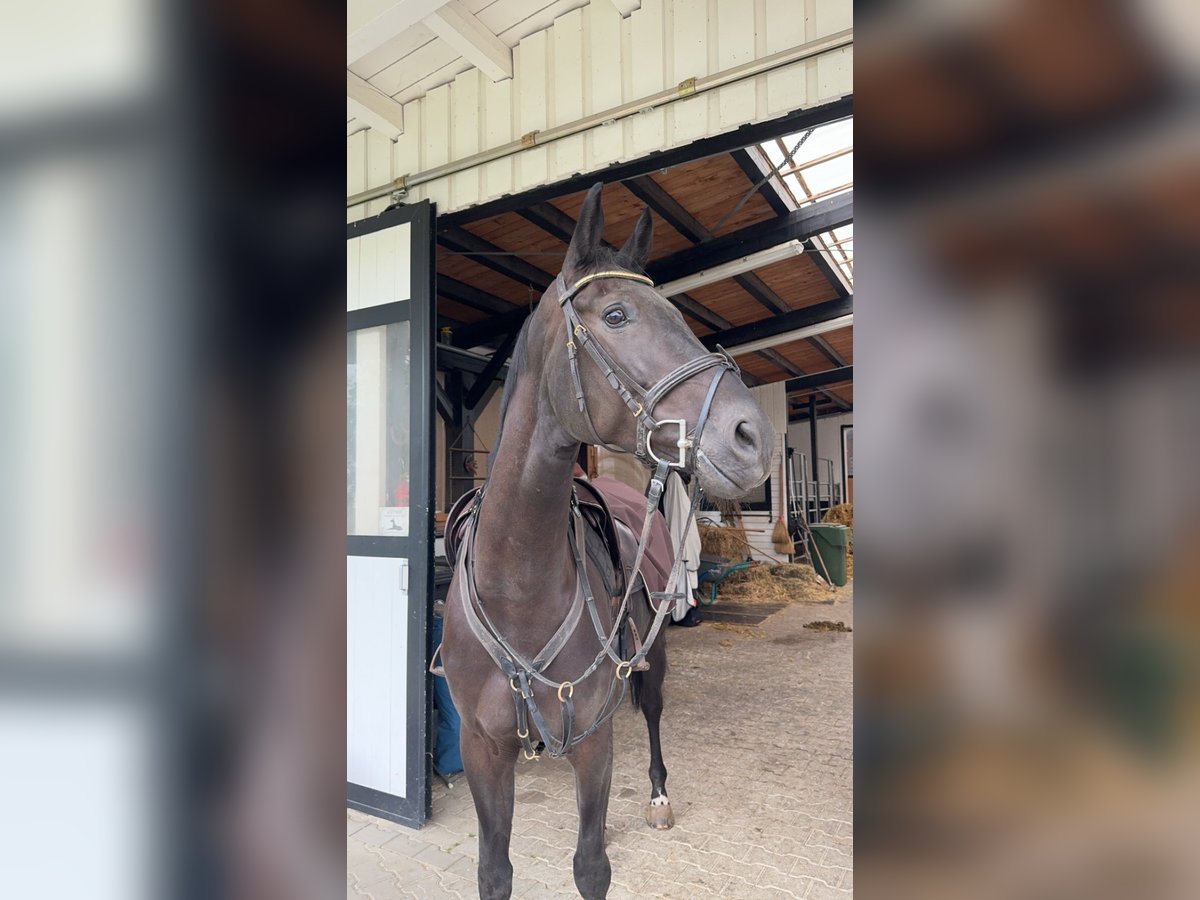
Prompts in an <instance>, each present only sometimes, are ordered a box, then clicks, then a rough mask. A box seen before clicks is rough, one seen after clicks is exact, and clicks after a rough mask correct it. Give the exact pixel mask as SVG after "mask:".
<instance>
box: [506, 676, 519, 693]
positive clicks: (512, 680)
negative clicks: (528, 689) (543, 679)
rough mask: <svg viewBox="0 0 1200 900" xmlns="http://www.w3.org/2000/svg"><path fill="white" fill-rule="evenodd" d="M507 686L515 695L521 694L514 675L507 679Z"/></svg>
mask: <svg viewBox="0 0 1200 900" xmlns="http://www.w3.org/2000/svg"><path fill="white" fill-rule="evenodd" d="M508 686H509V687H510V688H512V689H513V690H514V691H515V692H516V693H518V694H519V693H521V688H520V687H519V686H518V685H517V676H515V675H514V676H513V677H512V678H510V679H508Z"/></svg>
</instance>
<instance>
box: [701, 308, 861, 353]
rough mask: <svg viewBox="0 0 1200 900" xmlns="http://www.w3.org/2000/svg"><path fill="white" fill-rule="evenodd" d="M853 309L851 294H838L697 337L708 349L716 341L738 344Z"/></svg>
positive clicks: (812, 323)
mask: <svg viewBox="0 0 1200 900" xmlns="http://www.w3.org/2000/svg"><path fill="white" fill-rule="evenodd" d="M852 312H854V298H853V297H839V298H837V299H836V300H826V301H825V302H824V303H814V304H813V305H812V306H806V307H804V308H803V309H795V310H792V311H791V312H786V313H784V314H783V315H779V316H772V317H771V318H769V319H763V320H762V321H759V322H751V323H750V324H749V325H739V326H737V327H736V328H728V329H726V330H724V331H718V332H717V333H716V334H710V335H706V336H705V337H702V338H701V339H700V341H701V343H703V344H704V346H705V347H707V348H708V349H709V350H712V349H713V348H715V347H716V345H717V344H720V345H721V346H723V347H737V346H738V345H739V344H748V343H750V342H751V341H757V340H761V339H762V338H769V337H775V336H776V335H780V334H786V333H787V332H789V331H797V330H799V329H801V328H807V327H809V326H810V325H817V324H819V323H821V322H828V321H829V320H830V319H837V318H840V317H841V316H844V315H847V314H848V313H852Z"/></svg>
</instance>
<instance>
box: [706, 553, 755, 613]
mask: <svg viewBox="0 0 1200 900" xmlns="http://www.w3.org/2000/svg"><path fill="white" fill-rule="evenodd" d="M751 562H752V560H749V559H743V560H740V561H737V562H734V561H732V560H728V559H722V558H720V557H716V556H708V555H707V554H701V555H700V567H699V569H697V571H696V575H697V576H698V582H699V586H698V587H697V588H696V599H697V600H699V601H700V602H701V603H703V604H704V605H705V606H712V605H713V604H714V603H716V602H717V591H718V590H720V587H721V582H723V581H724V580H725V579H726V578H728V577H729V576H730V575H732V574H733V573H734V572H740V571H742V570H743V569H748V568H750V564H751Z"/></svg>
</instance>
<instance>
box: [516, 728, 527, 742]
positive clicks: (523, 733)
mask: <svg viewBox="0 0 1200 900" xmlns="http://www.w3.org/2000/svg"><path fill="white" fill-rule="evenodd" d="M517 737H519V738H520V739H521V740H525V738H527V737H529V729H528V728H526V729H523V730H522V729H517Z"/></svg>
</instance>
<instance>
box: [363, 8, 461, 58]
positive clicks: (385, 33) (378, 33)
mask: <svg viewBox="0 0 1200 900" xmlns="http://www.w3.org/2000/svg"><path fill="white" fill-rule="evenodd" d="M446 2H447V0H399V2H398V3H393V4H392V5H391V6H389V7H388V8H387V9H385V10H384V11H383V12H381V13H380V14H379V15H377V16H375V17H374V18H373V19H371V20H370V21H368V22H364V23H363V24H362V25H360V26H359V27H358V28H355V29H354V30H353V31H351V32H350V33H349V34H348V35H347V36H346V65H347V66H352V65H354V64H355V63H356V62H358V61H359V60H360V59H362V58H363V57H364V56H366V55H367V54H368V53H371V52H373V51H375V50H378V49H379V48H380V47H382V46H383V45H384V44H386V43H387V42H388V41H390V40H391V39H392V38H394V37H395V36H396V35H398V34H400V32H402V31H404V30H405V29H407V28H409V27H410V26H412V25H416V24H417V23H418V22H420V21H421V20H422V19H424V18H425V17H426V16H428V15H430V14H431V13H434V12H436V11H437V9H438V8H439V7H441V6H442V5H444V4H445V3H446Z"/></svg>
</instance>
